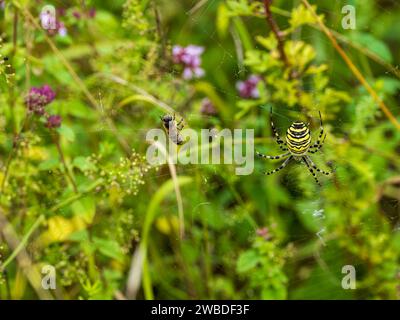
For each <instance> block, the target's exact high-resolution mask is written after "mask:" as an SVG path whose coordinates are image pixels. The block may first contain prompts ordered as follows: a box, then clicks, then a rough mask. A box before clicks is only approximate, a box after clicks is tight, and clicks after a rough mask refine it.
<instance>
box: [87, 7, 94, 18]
mask: <svg viewBox="0 0 400 320" xmlns="http://www.w3.org/2000/svg"><path fill="white" fill-rule="evenodd" d="M88 16H89V18H92V19H93V18H94V17H95V16H96V8H90V9H89V11H88Z"/></svg>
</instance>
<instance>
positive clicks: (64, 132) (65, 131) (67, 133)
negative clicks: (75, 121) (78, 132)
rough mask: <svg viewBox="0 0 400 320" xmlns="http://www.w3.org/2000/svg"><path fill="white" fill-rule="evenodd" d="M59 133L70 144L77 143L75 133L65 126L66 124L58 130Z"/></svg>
mask: <svg viewBox="0 0 400 320" xmlns="http://www.w3.org/2000/svg"><path fill="white" fill-rule="evenodd" d="M57 131H58V133H59V134H60V135H61V136H62V137H63V138H65V139H66V140H67V141H68V142H73V141H75V132H74V131H73V130H72V129H71V128H70V127H68V126H67V125H65V124H63V125H61V127H60V128H58V129H57Z"/></svg>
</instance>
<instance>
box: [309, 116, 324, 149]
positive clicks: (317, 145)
mask: <svg viewBox="0 0 400 320" xmlns="http://www.w3.org/2000/svg"><path fill="white" fill-rule="evenodd" d="M319 119H320V128H321V131H320V132H319V136H318V140H317V142H316V143H314V144H313V145H312V146H311V147H310V148H317V149H316V150H313V152H311V153H316V152H318V150H319V149H321V148H322V145H323V144H324V142H325V138H326V134H325V135H324V126H323V124H322V117H321V111H319ZM322 136H323V137H322Z"/></svg>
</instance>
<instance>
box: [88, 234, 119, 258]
mask: <svg viewBox="0 0 400 320" xmlns="http://www.w3.org/2000/svg"><path fill="white" fill-rule="evenodd" d="M93 244H94V246H95V247H96V249H97V250H99V252H100V253H101V254H102V255H104V256H106V257H108V258H111V259H115V260H117V261H119V262H124V259H125V255H124V253H123V251H122V249H121V247H120V246H119V244H118V242H116V241H114V240H109V239H101V238H97V237H94V238H93Z"/></svg>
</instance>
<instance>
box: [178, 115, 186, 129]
mask: <svg viewBox="0 0 400 320" xmlns="http://www.w3.org/2000/svg"><path fill="white" fill-rule="evenodd" d="M182 122H183V118H181V120H179V121H178V123H177V124H176V127H177V128H178V129H179V130H182V128H183V127H184V126H185V125H184V124H183V123H182Z"/></svg>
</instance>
